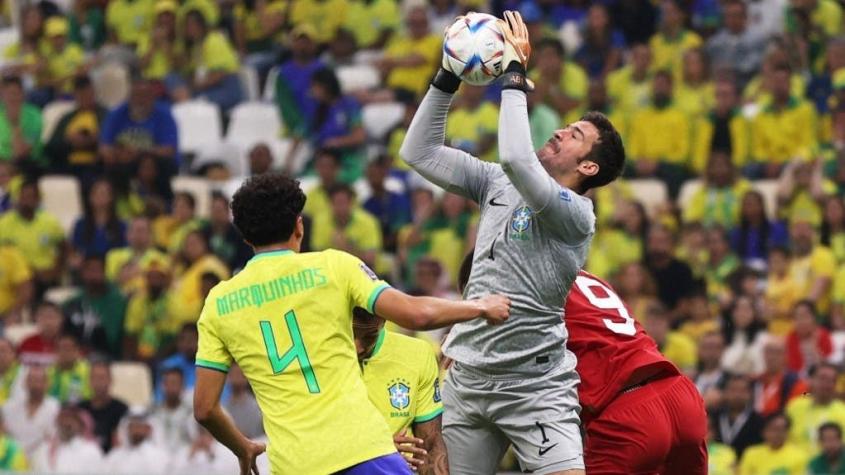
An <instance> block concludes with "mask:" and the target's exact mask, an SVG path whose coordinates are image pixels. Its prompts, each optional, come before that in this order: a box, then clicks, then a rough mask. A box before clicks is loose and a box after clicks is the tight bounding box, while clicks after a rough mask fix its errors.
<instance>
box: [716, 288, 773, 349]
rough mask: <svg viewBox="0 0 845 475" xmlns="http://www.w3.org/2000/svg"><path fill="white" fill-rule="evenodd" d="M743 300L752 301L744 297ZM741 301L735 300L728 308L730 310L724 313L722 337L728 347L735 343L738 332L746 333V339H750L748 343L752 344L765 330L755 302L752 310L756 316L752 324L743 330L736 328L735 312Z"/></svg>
mask: <svg viewBox="0 0 845 475" xmlns="http://www.w3.org/2000/svg"><path fill="white" fill-rule="evenodd" d="M742 298H747V299H749V300H751V297H747V296H742ZM739 300H740V299H739V298H738V299H736V300H734V301H733V302H732V303H731V306H730V307H728V309H727V310H725V311H724V312H723V313H722V335H723V336H724V337H725V343H726V344H728V345H730V344H731V343H732V342H733V341H734V338H735V337H736V335H737V332H738V331H741V332H743V333H745V338H747V339H748V343H749V344H750V343H751V342H753V341H754V339H755V338H756V337H757V334H758V333H760V332H761V331H763V330H765V325H764V324H763V323H761V322H760V318H759V317H760V316H759V315H758V313H759V312H758V311H757V307H755V306H754V302H753V301H752V302H751V308H752V311H753V312H754V316H753V319H752V320H751V323H749V324H748V326H747V327H746V328H745V329H743V330H740V329H738V328H736V326H735V325H734V320H733V313H734V310H736V307H737V306H738V305H739Z"/></svg>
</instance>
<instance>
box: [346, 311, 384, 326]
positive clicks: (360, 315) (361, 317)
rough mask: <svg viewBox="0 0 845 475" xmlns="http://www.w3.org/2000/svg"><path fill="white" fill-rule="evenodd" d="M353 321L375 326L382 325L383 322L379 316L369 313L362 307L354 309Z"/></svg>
mask: <svg viewBox="0 0 845 475" xmlns="http://www.w3.org/2000/svg"><path fill="white" fill-rule="evenodd" d="M352 319H353V320H354V321H355V322H357V323H361V324H364V325H375V324H377V323H380V322H379V320H381V319H380V318H379V317H378V316H376V315H374V314H372V313H370V312H368V311H367V310H366V309H364V308H361V307H355V308H353V309H352Z"/></svg>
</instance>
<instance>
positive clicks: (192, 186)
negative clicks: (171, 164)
mask: <svg viewBox="0 0 845 475" xmlns="http://www.w3.org/2000/svg"><path fill="white" fill-rule="evenodd" d="M170 186H172V187H173V191H174V192H176V191H186V192H188V193H190V194H191V195H193V197H194V200H196V203H197V209H196V211H197V216H198V217H200V218H207V217H208V215H209V212H210V208H211V184H210V183H209V182H208V180H206V179H205V178H200V177H195V176H177V177H174V178H173V180H171V181H170Z"/></svg>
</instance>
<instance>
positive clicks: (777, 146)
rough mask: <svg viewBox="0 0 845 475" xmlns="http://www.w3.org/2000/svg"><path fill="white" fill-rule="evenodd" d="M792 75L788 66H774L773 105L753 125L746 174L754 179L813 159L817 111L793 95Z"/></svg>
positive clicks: (762, 111)
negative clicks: (798, 162) (792, 162)
mask: <svg viewBox="0 0 845 475" xmlns="http://www.w3.org/2000/svg"><path fill="white" fill-rule="evenodd" d="M791 75H792V69H791V68H790V66H789V65H788V64H779V65H776V66H774V68H773V70H772V72H771V73H770V79H769V84H770V88H769V90H770V91H771V96H772V98H771V102H769V103H766V104H765V105H763V106H762V110H761V111H760V113H759V114H757V116H756V117H755V118H754V120H753V121H752V122H751V162H750V163H749V165H748V166H746V168H745V173H746V175H748V176H750V177H752V178H775V177H777V176H778V175H779V174H780V172H781V171H782V170H783V168H784V165H785V164H786V163H787V162H789V161H791V160H793V159H805V160H806V159H810V158H811V157H812V156H813V154H814V153H815V152H816V149H817V147H818V144H817V141H816V133H815V125H816V122H817V120H818V118H817V114H816V111H815V109H814V108H813V106H812V104H810V103H809V102H807V100H806V99H803V98H801V97H796V96H794V95H792V93H791V91H790V87H791V83H790V80H791V77H792V76H791ZM808 124H809V126H808Z"/></svg>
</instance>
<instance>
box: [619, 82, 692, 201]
mask: <svg viewBox="0 0 845 475" xmlns="http://www.w3.org/2000/svg"><path fill="white" fill-rule="evenodd" d="M673 81H674V80H673V78H672V75H671V74H670V73H669V72H668V71H658V72H657V73H656V74H655V76H654V80H653V82H652V98H651V103H650V104H649V105H648V106H647V107H645V108H643V109H641V110H639V111H636V112H635V113H634V114H633V116H632V117H631V128H630V132H629V137H628V139H629V140H628V144H627V145H628V150H629V154H630V156H631V157H632V158H633V163H632V165H633V167H632V169H631V172H629V173H632V174H633V175H634V176H638V177H657V178H659V179H660V180H662V181H663V182H664V183H666V186H667V187H668V189H669V196H670V197H671V198H672V199H674V198H676V197H677V196H678V192H679V191H680V187H681V184H682V183H683V180H685V179H686V177H687V175H688V167H689V165H690V163H689V158H690V130H691V129H690V125H691V124H690V120H689V118H688V117H687V115H686V114H685V113H684V112H683V111H682V110H681V109H680V108H678V106H677V105H676V104H675V103H674V102H673V101H672V99H673ZM655 130H662V131H664V133H661V134H659V135H657V136H656V135H655V134H654V131H655Z"/></svg>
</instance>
